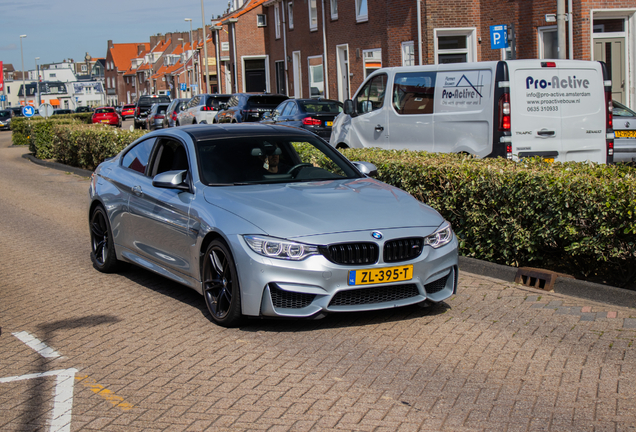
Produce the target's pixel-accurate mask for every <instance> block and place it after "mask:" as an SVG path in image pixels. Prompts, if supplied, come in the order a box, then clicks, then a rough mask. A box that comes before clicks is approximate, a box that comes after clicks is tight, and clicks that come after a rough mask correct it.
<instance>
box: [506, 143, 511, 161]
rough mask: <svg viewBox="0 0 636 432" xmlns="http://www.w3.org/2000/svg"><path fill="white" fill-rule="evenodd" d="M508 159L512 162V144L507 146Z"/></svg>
mask: <svg viewBox="0 0 636 432" xmlns="http://www.w3.org/2000/svg"><path fill="white" fill-rule="evenodd" d="M506 159H508V160H512V144H506Z"/></svg>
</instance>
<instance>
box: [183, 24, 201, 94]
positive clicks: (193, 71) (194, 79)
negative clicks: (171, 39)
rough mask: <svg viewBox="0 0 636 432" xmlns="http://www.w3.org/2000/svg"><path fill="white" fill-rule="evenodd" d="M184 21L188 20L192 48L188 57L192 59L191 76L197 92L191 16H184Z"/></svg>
mask: <svg viewBox="0 0 636 432" xmlns="http://www.w3.org/2000/svg"><path fill="white" fill-rule="evenodd" d="M184 21H189V22H190V47H191V48H192V55H191V56H190V58H191V59H192V76H193V81H194V85H196V86H197V92H198V91H199V89H198V87H199V86H198V85H197V83H198V82H199V81H198V80H197V74H196V67H195V66H194V42H193V41H192V18H184Z"/></svg>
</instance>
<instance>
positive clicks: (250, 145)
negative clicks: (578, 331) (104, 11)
mask: <svg viewBox="0 0 636 432" xmlns="http://www.w3.org/2000/svg"><path fill="white" fill-rule="evenodd" d="M320 159H322V160H324V161H325V162H327V163H323V164H322V167H318V166H316V165H315V164H313V163H312V161H315V160H320ZM374 170H375V167H374V166H373V165H371V164H369V163H364V162H353V163H352V162H350V161H349V160H347V159H346V158H345V157H344V156H342V155H341V154H340V153H339V152H338V151H337V150H335V149H334V148H333V147H331V146H329V145H328V144H327V143H326V142H325V141H323V140H321V139H320V138H319V137H317V136H316V135H314V134H312V133H311V132H308V131H305V130H302V129H297V128H292V127H286V126H270V125H261V124H256V123H251V124H250V123H243V124H236V125H208V126H183V127H179V128H170V129H163V130H160V131H155V132H151V133H149V134H146V135H144V136H143V137H141V138H139V139H138V140H137V141H135V142H134V143H132V144H131V145H129V146H128V147H127V148H126V149H124V150H123V151H122V152H121V153H120V154H119V155H117V156H116V157H115V158H113V159H111V160H108V161H106V162H103V163H102V164H100V165H99V166H98V167H97V169H96V170H95V173H94V174H93V177H92V181H91V185H90V191H89V195H90V200H91V203H90V209H89V215H88V217H89V221H90V235H91V250H92V252H91V258H92V261H93V264H94V266H95V268H96V269H97V270H99V271H102V272H112V271H115V270H117V269H118V268H119V267H120V265H121V264H122V262H127V263H133V264H136V265H138V266H141V267H144V268H146V269H149V270H152V271H154V272H156V273H159V274H161V275H163V276H166V277H168V278H170V279H172V280H174V281H175V282H179V283H181V284H183V285H186V286H189V287H191V288H193V289H195V290H196V291H198V292H199V293H200V294H202V295H203V297H204V299H205V302H206V305H207V307H208V310H209V311H210V314H211V316H212V319H213V320H214V321H215V322H216V323H218V324H220V325H223V326H236V325H238V324H239V323H240V322H241V320H242V318H243V317H244V316H252V317H258V316H270V317H314V318H318V317H322V316H324V315H325V314H327V313H332V312H352V311H369V310H377V309H388V308H394V307H399V306H406V305H411V304H416V303H422V302H440V301H442V300H445V299H447V298H449V297H450V296H452V295H453V294H454V293H455V292H456V289H457V276H458V272H457V263H458V257H457V239H456V237H455V235H454V233H453V231H452V229H451V226H450V224H449V223H448V222H446V221H445V220H444V219H443V218H442V217H441V216H440V214H439V213H438V212H437V211H435V210H433V209H432V208H431V207H429V206H427V205H425V204H423V203H421V202H419V201H417V200H416V199H414V198H413V197H412V196H410V195H409V194H407V193H406V192H404V191H402V190H400V189H397V188H395V187H392V186H389V185H387V184H385V183H382V182H379V181H377V180H374V179H373V178H370V177H369V176H368V175H366V174H363V172H366V173H367V174H372V173H373V172H374Z"/></svg>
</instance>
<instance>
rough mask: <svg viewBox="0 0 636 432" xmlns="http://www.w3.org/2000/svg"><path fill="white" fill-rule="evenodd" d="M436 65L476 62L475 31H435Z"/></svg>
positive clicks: (472, 29)
mask: <svg viewBox="0 0 636 432" xmlns="http://www.w3.org/2000/svg"><path fill="white" fill-rule="evenodd" d="M434 33H435V64H445V63H466V62H473V61H475V53H476V51H477V46H476V43H475V29H474V28H471V29H435V31H434Z"/></svg>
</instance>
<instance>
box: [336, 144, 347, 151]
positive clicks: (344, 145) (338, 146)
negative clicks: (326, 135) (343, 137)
mask: <svg viewBox="0 0 636 432" xmlns="http://www.w3.org/2000/svg"><path fill="white" fill-rule="evenodd" d="M348 148H349V146H348V145H346V144H345V143H340V144H338V145H337V146H336V150H342V149H348Z"/></svg>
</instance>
